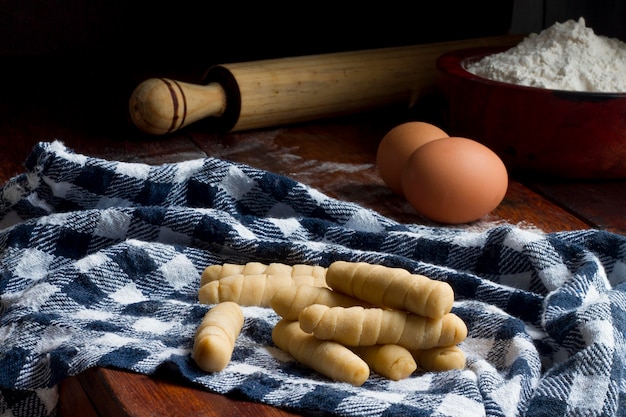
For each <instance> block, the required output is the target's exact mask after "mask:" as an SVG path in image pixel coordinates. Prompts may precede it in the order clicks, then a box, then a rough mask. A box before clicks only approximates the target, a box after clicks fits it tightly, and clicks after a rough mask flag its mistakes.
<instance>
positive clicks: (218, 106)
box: [129, 35, 522, 135]
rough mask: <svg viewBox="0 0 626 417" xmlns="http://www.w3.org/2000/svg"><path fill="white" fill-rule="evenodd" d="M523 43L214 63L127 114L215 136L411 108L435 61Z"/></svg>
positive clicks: (156, 130)
mask: <svg viewBox="0 0 626 417" xmlns="http://www.w3.org/2000/svg"><path fill="white" fill-rule="evenodd" d="M521 39H522V37H521V36H519V35H505V36H498V37H488V38H478V39H467V40H459V41H447V42H440V43H431V44H421V45H412V46H399V47H391V48H379V49H371V50H362V51H351V52H336V53H330V54H319V55H309V56H300V57H288V58H277V59H268V60H261V61H251V62H241V63H232V64H223V65H217V66H214V67H211V68H209V70H208V71H207V73H206V76H205V78H204V83H203V84H201V85H196V84H189V83H184V82H180V81H175V80H170V79H165V78H152V79H148V80H146V81H144V82H143V83H141V84H140V85H139V86H137V88H136V89H135V91H134V92H133V93H132V95H131V98H130V102H129V107H130V113H131V118H132V120H133V122H134V123H135V125H136V126H137V127H139V128H140V129H141V130H143V131H144V132H147V133H150V134H155V135H162V134H167V133H171V132H174V131H176V130H178V129H180V128H183V127H185V126H187V125H189V124H191V123H194V122H196V121H198V120H201V119H206V118H209V119H213V120H214V121H215V122H216V127H217V129H218V130H220V131H240V130H248V129H255V128H264V127H271V126H280V125H286V124H293V123H300V122H306V121H311V120H315V119H321V118H326V117H336V116H341V115H347V114H351V113H356V112H359V111H365V110H373V109H376V108H382V107H385V106H389V105H392V104H406V105H407V106H411V105H412V104H414V101H415V100H416V99H417V98H418V97H419V95H420V94H422V93H424V92H425V91H426V90H427V89H429V88H430V87H432V86H433V85H434V83H435V80H436V76H437V73H436V67H435V62H436V60H437V58H438V57H439V55H441V54H443V53H445V52H448V51H450V50H453V49H460V48H470V47H481V46H512V45H514V44H516V43H517V42H519V41H520V40H521Z"/></svg>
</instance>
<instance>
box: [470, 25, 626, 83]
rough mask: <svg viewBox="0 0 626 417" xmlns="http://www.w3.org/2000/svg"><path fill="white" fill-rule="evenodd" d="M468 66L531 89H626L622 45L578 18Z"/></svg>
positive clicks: (624, 48)
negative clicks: (596, 32) (595, 30)
mask: <svg viewBox="0 0 626 417" xmlns="http://www.w3.org/2000/svg"><path fill="white" fill-rule="evenodd" d="M466 69H467V70H468V71H469V72H471V73H473V74H476V75H478V76H481V77H484V78H488V79H491V80H495V81H502V82H507V83H512V84H518V85H526V86H531V87H542V88H550V89H557V90H569V91H590V92H613V93H617V92H626V43H624V42H622V41H620V40H618V39H615V38H608V37H605V36H599V35H596V34H595V33H594V31H593V29H591V28H589V27H587V26H586V25H585V19H584V18H582V17H581V18H579V19H578V21H575V20H568V21H566V22H563V23H555V24H554V25H552V26H551V27H549V28H547V29H545V30H543V31H542V32H540V33H539V34H536V33H532V34H530V35H528V36H527V37H526V38H524V40H522V42H520V43H519V44H517V45H516V46H514V47H513V48H510V49H508V50H507V51H504V52H501V53H498V54H493V55H489V56H486V57H484V58H482V59H481V60H479V61H477V62H474V63H471V64H468V65H467V68H466Z"/></svg>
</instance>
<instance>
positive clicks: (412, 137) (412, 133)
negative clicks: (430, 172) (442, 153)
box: [376, 121, 448, 195]
mask: <svg viewBox="0 0 626 417" xmlns="http://www.w3.org/2000/svg"><path fill="white" fill-rule="evenodd" d="M444 137H448V134H447V133H446V132H445V131H443V130H442V129H440V128H439V127H437V126H435V125H433V124H430V123H426V122H421V121H413V122H406V123H403V124H400V125H398V126H396V127H394V128H393V129H391V130H390V131H389V132H387V134H386V135H385V136H384V137H383V138H382V140H381V141H380V143H379V144H378V150H377V152H376V166H377V168H378V173H379V175H380V177H381V178H382V180H383V181H384V182H385V184H386V185H387V187H389V189H391V191H393V192H394V193H396V194H399V195H403V191H402V181H401V176H402V168H403V167H404V164H405V163H406V161H407V160H408V159H409V156H410V155H411V154H412V153H413V152H414V151H415V150H416V149H417V148H419V147H420V146H422V145H423V144H425V143H427V142H430V141H432V140H435V139H440V138H444Z"/></svg>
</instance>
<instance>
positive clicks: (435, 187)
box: [401, 137, 508, 224]
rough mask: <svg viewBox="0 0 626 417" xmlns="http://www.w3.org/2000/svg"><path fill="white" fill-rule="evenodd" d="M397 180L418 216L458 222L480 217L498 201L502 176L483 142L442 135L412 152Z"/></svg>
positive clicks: (499, 165)
mask: <svg viewBox="0 0 626 417" xmlns="http://www.w3.org/2000/svg"><path fill="white" fill-rule="evenodd" d="M401 182H402V189H403V192H404V196H405V197H406V199H407V201H408V202H409V203H410V204H411V205H412V206H413V207H414V208H415V209H416V210H417V211H418V212H420V213H421V214H422V215H424V216H425V217H427V218H429V219H431V220H434V221H436V222H440V223H448V224H459V223H468V222H472V221H475V220H478V219H480V218H481V217H483V216H484V215H486V214H487V213H489V212H491V211H492V210H493V209H495V208H496V207H497V206H498V205H499V204H500V203H501V202H502V200H503V199H504V196H505V194H506V191H507V188H508V174H507V170H506V167H505V165H504V163H503V162H502V160H501V159H500V158H499V157H498V156H497V155H496V154H495V153H494V152H493V151H492V150H491V149H489V148H488V147H486V146H485V145H482V144H481V143H479V142H477V141H474V140H471V139H467V138H461V137H448V138H442V139H437V140H434V141H431V142H428V143H426V144H424V145H422V146H420V147H419V148H418V149H417V150H415V152H413V153H412V154H411V155H410V156H409V158H408V160H407V162H406V165H405V166H404V169H403V171H402V176H401Z"/></svg>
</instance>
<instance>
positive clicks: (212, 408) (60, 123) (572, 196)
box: [0, 70, 626, 417]
mask: <svg viewBox="0 0 626 417" xmlns="http://www.w3.org/2000/svg"><path fill="white" fill-rule="evenodd" d="M31 72H32V70H31ZM163 75H164V76H177V77H179V78H182V79H184V78H192V77H191V76H190V74H189V73H187V74H185V73H183V74H163ZM142 77H143V74H142V75H141V76H137V75H133V76H132V77H131V78H129V79H126V80H124V82H119V81H120V80H113V81H115V82H114V83H113V84H106V85H100V86H97V88H95V89H91V91H85V90H84V87H83V84H80V83H77V84H65V85H59V84H54V85H48V84H46V85H45V88H36V87H37V86H39V87H42V84H41V83H39V84H36V85H35V86H29V87H23V88H21V89H18V88H10V89H8V92H7V93H6V94H5V95H3V96H2V97H0V110H1V112H0V141H2V152H1V153H0V181H2V182H4V181H6V180H8V179H9V178H11V177H13V176H15V175H17V174H19V173H22V172H23V171H24V170H23V165H22V164H23V161H24V160H25V158H26V156H27V155H28V153H29V152H30V150H31V149H32V147H33V146H34V145H35V144H36V143H37V142H38V141H51V140H55V139H58V140H61V141H63V142H64V143H65V144H66V145H67V146H68V147H70V148H72V149H74V150H75V151H76V152H78V153H84V154H89V155H92V156H96V157H101V158H107V159H113V160H121V161H126V162H142V163H149V164H161V163H167V162H177V161H185V160H189V159H195V158H202V157H207V156H210V157H218V158H223V159H228V160H233V161H237V162H242V163H246V164H249V165H251V166H254V167H257V168H260V169H266V170H270V171H273V172H276V173H279V174H283V175H286V176H289V177H291V178H293V179H295V180H298V181H301V182H303V183H305V184H308V185H311V186H312V187H315V188H317V189H319V190H320V191H322V192H324V193H327V194H328V195H330V196H333V197H336V198H339V199H342V200H346V201H352V202H356V203H358V204H361V205H363V206H365V207H369V208H372V209H374V210H377V211H379V212H380V213H382V214H384V215H386V216H389V217H390V218H393V219H396V220H398V221H401V222H408V223H418V224H431V223H429V222H428V221H427V220H426V219H424V218H422V217H421V216H419V215H418V214H417V213H416V212H415V211H414V210H413V209H412V208H411V207H410V206H409V205H408V203H407V202H406V201H405V200H403V199H402V198H400V197H398V196H397V195H394V194H393V193H391V191H389V190H388V189H387V188H386V187H385V185H384V184H383V183H382V180H381V179H380V178H379V176H378V174H377V171H376V166H375V164H374V162H375V153H376V149H377V145H378V142H379V141H380V139H381V138H382V136H383V135H384V133H386V131H388V130H389V129H390V128H391V127H393V126H395V125H396V124H398V123H401V122H403V121H406V120H409V119H422V120H427V121H428V120H429V118H432V116H433V114H435V115H436V112H433V111H432V110H433V109H432V108H431V107H429V105H426V106H418V108H417V109H412V110H411V111H406V110H402V109H393V108H390V109H386V110H382V111H377V112H372V113H367V114H359V115H355V116H350V117H344V118H341V119H329V120H325V121H323V122H310V123H307V124H299V125H293V126H285V127H279V128H268V129H263V130H253V131H245V132H237V133H228V134H217V133H214V132H212V131H210V130H208V129H207V128H206V126H205V125H203V124H202V123H198V124H195V125H193V126H189V127H188V128H186V129H183V130H181V131H178V132H176V133H174V134H171V135H169V136H165V137H159V138H155V137H154V136H150V135H146V134H143V133H142V132H140V131H139V130H138V129H136V128H135V127H134V126H133V125H132V123H130V120H129V117H128V114H127V113H126V112H125V111H122V110H120V108H121V107H123V108H124V109H126V105H127V98H128V97H129V95H130V92H131V91H132V88H133V87H134V82H135V81H138V80H139V79H141V78H142ZM625 203H626V181H623V180H620V181H596V182H575V181H564V180H558V179H549V178H512V179H511V181H510V186H509V189H508V192H507V195H506V197H505V199H504V201H503V202H502V204H501V205H500V206H499V207H498V208H497V209H496V210H494V211H493V212H492V213H490V214H489V215H488V216H486V217H485V218H483V219H481V220H480V221H478V222H476V223H474V224H471V225H466V226H463V227H467V228H473V229H481V228H485V227H490V226H492V225H494V224H500V223H502V222H509V223H513V224H517V225H520V226H521V227H527V228H533V229H540V230H543V231H545V232H556V231H563V230H577V229H585V228H602V229H606V230H610V231H614V232H617V233H622V234H623V233H626V220H625V219H626V216H625V214H626V212H625V209H624V208H625V207H626V204H625ZM60 396H61V400H60V404H59V415H61V416H75V415H80V416H88V417H91V416H96V415H97V416H107V417H117V416H124V417H127V416H155V415H158V416H162V417H166V416H181V415H183V416H185V415H189V416H191V415H193V416H239V417H241V416H255V417H274V416H276V417H278V416H292V415H294V413H292V412H290V411H289V410H279V409H277V408H274V407H270V406H266V405H261V404H255V403H251V402H247V401H243V400H241V399H237V398H230V397H227V396H225V395H221V394H215V393H209V392H205V391H202V390H199V389H196V388H194V387H189V386H187V385H186V384H184V383H182V382H181V381H177V380H176V379H175V378H173V377H172V376H171V375H169V376H168V375H156V376H146V375H138V374H133V373H129V372H125V371H120V370H112V369H91V370H88V371H86V372H84V373H83V374H81V375H78V376H76V377H70V378H67V379H66V380H65V381H64V382H63V383H62V384H61V387H60ZM296 414H297V415H305V414H302V413H296ZM316 415H318V414H317V413H316Z"/></svg>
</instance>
